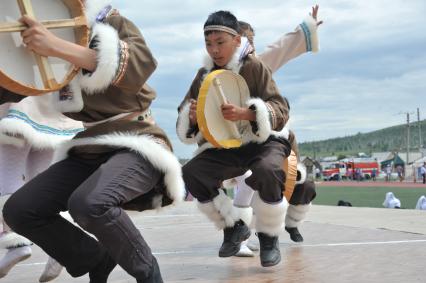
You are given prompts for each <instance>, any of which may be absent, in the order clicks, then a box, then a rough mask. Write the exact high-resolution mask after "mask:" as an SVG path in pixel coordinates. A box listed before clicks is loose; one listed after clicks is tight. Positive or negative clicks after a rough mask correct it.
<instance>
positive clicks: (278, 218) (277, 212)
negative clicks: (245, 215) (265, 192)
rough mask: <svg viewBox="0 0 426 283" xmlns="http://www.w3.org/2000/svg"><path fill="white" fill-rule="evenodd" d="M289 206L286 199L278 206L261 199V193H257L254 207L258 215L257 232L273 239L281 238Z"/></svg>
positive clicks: (254, 198) (254, 197)
mask: <svg viewBox="0 0 426 283" xmlns="http://www.w3.org/2000/svg"><path fill="white" fill-rule="evenodd" d="M287 205H288V203H287V200H286V199H285V198H283V200H282V201H281V202H280V203H277V204H269V203H266V202H264V201H263V200H262V199H261V198H260V197H259V193H258V192H255V194H254V196H253V203H252V206H253V211H254V214H255V215H256V224H255V227H256V231H257V232H262V233H265V234H268V235H269V236H272V237H275V236H279V235H280V234H281V232H282V231H283V228H284V227H283V226H284V218H285V211H286V209H287Z"/></svg>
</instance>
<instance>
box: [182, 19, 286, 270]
mask: <svg viewBox="0 0 426 283" xmlns="http://www.w3.org/2000/svg"><path fill="white" fill-rule="evenodd" d="M237 29H238V21H237V19H236V18H235V16H234V15H232V14H231V13H229V12H226V11H219V12H216V13H213V14H211V15H210V16H209V17H208V19H207V21H206V23H205V25H204V36H205V40H206V49H207V52H208V54H209V57H208V58H207V60H206V65H205V66H204V67H203V68H201V69H200V70H199V72H198V73H197V75H196V77H195V79H194V81H193V83H192V85H191V87H190V90H189V92H188V94H187V95H186V97H185V98H184V100H183V102H182V103H181V105H180V107H179V117H178V121H177V133H178V136H179V138H180V139H181V140H182V141H183V142H184V143H188V144H189V143H198V145H199V150H198V155H197V156H195V157H194V158H193V159H191V160H190V161H189V162H188V163H186V164H185V165H184V167H183V177H184V181H185V184H186V187H187V189H188V190H189V192H190V193H191V194H192V195H193V196H194V197H195V198H196V199H197V200H198V202H199V208H200V210H201V211H202V212H203V213H205V214H206V215H207V216H208V217H209V218H210V219H211V220H212V221H213V222H214V223H215V224H216V226H217V227H218V228H219V229H223V231H224V241H223V243H222V246H221V248H220V251H219V256H220V257H228V256H232V255H235V254H236V253H237V252H238V250H239V248H240V244H241V242H242V241H244V240H246V239H247V238H248V237H249V236H250V230H249V228H248V227H247V224H249V223H250V219H251V214H252V211H251V210H250V209H239V208H237V207H235V206H233V205H232V200H231V199H230V198H229V197H227V196H226V195H225V194H224V193H223V191H221V190H219V189H218V185H219V184H220V183H221V182H222V181H223V180H226V179H229V178H232V177H235V176H239V175H242V174H243V173H244V172H245V171H247V170H248V169H250V170H251V171H252V175H251V176H250V177H249V178H248V179H247V182H248V183H249V184H250V185H251V186H252V188H253V189H254V190H255V191H256V194H255V196H254V198H253V199H254V200H253V210H254V211H255V214H256V216H257V217H256V224H255V226H256V230H257V234H258V236H259V241H260V259H261V264H262V266H273V265H276V264H278V263H279V262H280V260H281V254H280V249H279V242H278V236H279V234H280V232H281V231H282V229H283V223H284V215H285V209H286V207H287V201H286V200H285V199H283V196H282V187H283V185H284V182H285V173H284V172H283V170H282V164H283V161H284V159H285V158H287V156H288V155H289V154H290V143H289V141H288V140H287V139H285V138H282V137H280V136H276V135H274V134H273V133H274V131H277V130H281V129H282V128H283V126H284V125H285V123H286V122H287V120H288V105H287V101H286V100H285V99H284V98H283V97H282V96H281V95H280V93H279V91H278V88H277V86H276V85H275V82H274V81H273V79H272V75H271V72H270V71H269V70H268V69H267V68H266V67H265V66H264V65H263V64H262V63H261V62H260V61H259V60H258V59H257V58H255V57H254V56H251V55H249V56H246V57H245V58H241V60H240V58H239V55H240V54H239V53H238V52H237V48H238V47H239V46H240V43H241V37H240V35H239V34H238V32H237ZM215 69H228V70H231V71H233V72H236V73H239V74H240V75H241V76H242V77H243V78H244V79H245V80H246V82H247V85H248V88H249V90H250V95H251V98H250V99H249V100H248V101H247V102H246V105H247V108H240V107H237V106H235V105H232V104H224V105H223V106H222V114H223V116H224V118H225V119H227V120H231V121H237V120H248V121H250V124H251V127H249V128H248V129H247V131H246V132H244V133H243V136H244V137H245V138H244V142H243V145H242V146H241V147H239V148H236V149H211V148H209V147H211V145H209V144H208V143H207V142H206V141H205V140H204V139H203V138H202V136H201V133H200V132H199V131H198V126H197V124H196V112H195V109H196V99H197V97H198V92H199V88H200V85H201V82H202V80H203V78H204V76H205V75H206V74H208V73H209V72H211V71H213V70H215Z"/></svg>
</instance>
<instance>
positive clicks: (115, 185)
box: [3, 151, 162, 279]
mask: <svg viewBox="0 0 426 283" xmlns="http://www.w3.org/2000/svg"><path fill="white" fill-rule="evenodd" d="M161 178H162V174H161V173H160V172H159V171H158V170H157V169H155V168H154V167H153V166H152V165H151V163H149V162H148V161H147V160H145V159H144V158H143V157H142V156H140V155H137V154H136V153H133V152H129V151H119V152H117V153H115V154H110V155H109V156H104V157H102V158H97V159H91V160H89V159H82V158H78V157H72V156H71V157H68V158H67V159H65V160H63V161H60V162H58V163H56V164H54V165H52V166H51V167H50V168H49V169H47V170H46V171H45V172H43V173H41V174H40V175H38V176H37V177H35V178H34V179H33V180H32V181H30V182H29V183H27V184H26V185H25V186H24V187H22V188H21V189H19V190H18V191H17V192H16V193H15V194H13V195H12V196H11V197H10V199H9V200H8V201H7V202H6V204H5V206H4V210H3V213H4V219H5V220H6V222H7V223H8V224H9V225H10V227H11V228H12V229H13V230H14V231H16V232H17V233H19V234H21V235H23V236H25V237H27V238H28V239H30V240H31V241H33V242H34V243H35V244H37V245H38V246H40V247H41V248H42V249H43V250H44V251H45V252H46V253H48V254H49V255H50V256H52V257H53V258H55V259H56V260H57V261H58V262H59V263H61V264H62V265H64V266H65V267H66V269H67V271H68V272H69V273H70V274H71V275H72V276H74V277H77V276H81V275H84V274H86V273H87V272H89V271H90V270H91V269H92V268H94V267H95V266H96V265H97V264H98V262H99V261H100V260H101V259H102V258H103V257H104V256H105V255H106V253H108V254H109V255H110V256H111V257H112V258H113V259H114V260H115V261H116V262H117V263H118V264H119V265H120V266H121V267H122V268H123V269H124V270H125V271H127V272H128V273H129V274H130V275H132V276H134V277H135V278H138V279H143V278H146V277H148V276H149V275H150V274H151V268H152V265H153V261H154V260H155V259H154V257H153V255H152V253H151V249H150V248H149V246H148V245H147V243H146V242H145V240H144V239H143V238H142V235H141V234H140V233H139V231H138V229H137V228H136V227H135V225H134V224H133V223H132V221H131V220H130V218H129V216H128V215H127V214H126V213H125V211H124V210H123V209H122V208H121V207H120V206H121V205H122V204H123V203H125V202H127V201H129V200H132V199H134V198H135V197H138V196H141V195H143V194H145V193H147V192H149V191H150V190H152V189H153V187H154V186H155V185H156V184H157V183H158V182H160V181H161ZM66 210H69V213H70V214H71V216H72V217H73V219H74V221H75V222H76V223H77V224H78V225H80V227H82V228H83V229H84V230H86V231H88V232H89V233H91V234H93V235H94V236H96V238H97V239H98V241H97V240H95V239H94V238H93V237H91V236H89V235H88V234H86V233H85V232H84V231H83V230H81V229H80V228H78V227H76V226H75V225H73V224H71V223H70V222H68V221H67V220H65V219H64V218H62V217H61V216H60V215H59V212H60V211H66Z"/></svg>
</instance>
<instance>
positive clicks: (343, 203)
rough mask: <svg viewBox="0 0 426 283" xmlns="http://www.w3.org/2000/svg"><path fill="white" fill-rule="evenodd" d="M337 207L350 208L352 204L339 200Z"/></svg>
mask: <svg viewBox="0 0 426 283" xmlns="http://www.w3.org/2000/svg"><path fill="white" fill-rule="evenodd" d="M337 206H352V203H350V202H349V201H344V200H339V202H338V203H337Z"/></svg>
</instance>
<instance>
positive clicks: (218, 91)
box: [197, 70, 250, 148]
mask: <svg viewBox="0 0 426 283" xmlns="http://www.w3.org/2000/svg"><path fill="white" fill-rule="evenodd" d="M249 98H250V91H249V88H248V86H247V83H246V81H245V80H244V78H243V77H242V76H240V75H238V74H236V73H234V72H232V71H228V70H216V71H213V72H211V73H210V74H208V75H207V76H206V78H205V79H204V81H203V83H202V84H201V88H200V92H199V95H198V100H197V123H198V127H199V129H200V131H201V133H202V135H203V137H204V138H205V139H206V140H207V141H208V142H210V143H211V144H212V145H213V146H214V147H216V148H235V147H239V146H241V144H242V136H241V133H242V130H243V129H244V128H246V127H247V126H248V125H249V124H248V122H247V121H237V122H232V121H228V120H225V118H223V115H222V111H221V106H222V105H223V104H224V103H225V102H227V103H231V104H234V105H237V106H240V107H242V106H245V102H246V101H247V100H248V99H249Z"/></svg>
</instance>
